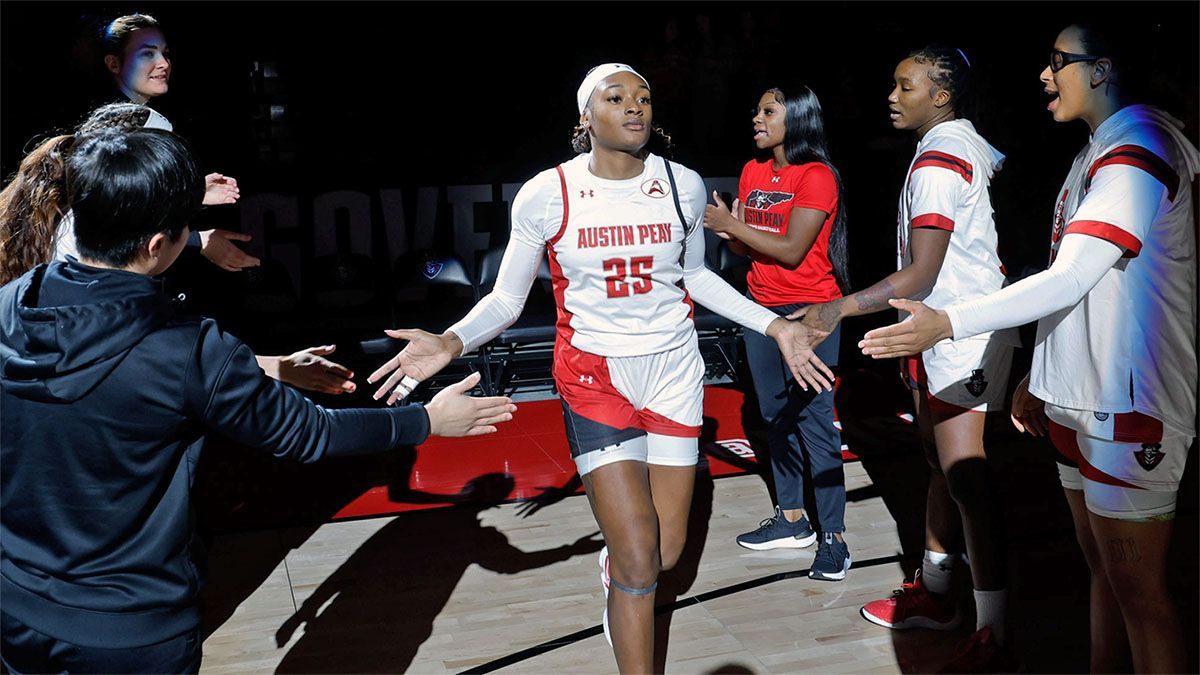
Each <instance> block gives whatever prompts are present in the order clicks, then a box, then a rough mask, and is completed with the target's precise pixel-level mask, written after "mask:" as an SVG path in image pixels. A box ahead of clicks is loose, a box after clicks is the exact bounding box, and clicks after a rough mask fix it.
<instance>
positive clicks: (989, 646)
mask: <svg viewBox="0 0 1200 675" xmlns="http://www.w3.org/2000/svg"><path fill="white" fill-rule="evenodd" d="M894 80H895V86H894V87H893V89H892V92H891V94H890V95H889V96H888V103H889V109H890V113H891V119H892V126H894V127H895V128H897V129H902V130H905V131H911V132H913V133H914V134H915V135H916V137H917V148H916V152H915V153H914V155H913V159H912V162H911V163H910V164H909V169H908V173H907V178H906V179H905V183H904V189H903V190H902V191H901V193H900V203H899V216H898V219H897V220H898V230H899V232H898V243H899V251H898V252H897V267H898V271H896V272H894V273H893V274H891V275H889V276H888V277H887V278H885V279H883V280H882V281H879V282H878V283H876V284H874V285H873V286H871V287H870V288H868V289H866V290H864V291H860V292H858V293H852V294H850V295H847V296H846V297H844V298H840V299H838V300H834V301H832V302H829V303H825V304H822V305H817V306H815V307H809V308H808V309H807V314H806V315H805V322H806V323H809V324H810V325H813V326H818V327H822V328H831V327H832V326H834V325H836V324H837V322H839V321H840V320H841V319H843V318H845V317H848V316H857V315H860V314H868V313H872V312H878V311H881V310H885V309H889V308H890V306H889V305H888V299H889V298H893V297H902V298H917V299H924V300H925V301H926V302H928V303H930V304H931V305H932V306H935V307H944V306H946V305H948V304H950V303H953V302H956V301H958V300H961V299H967V298H978V297H982V296H985V295H987V294H988V293H991V292H994V291H996V290H999V289H1000V287H1001V286H1003V284H1004V272H1003V266H1002V264H1001V262H1000V258H999V256H998V254H997V252H996V247H997V236H996V224H995V216H994V212H993V209H992V202H991V193H990V186H991V182H992V178H993V176H994V174H995V173H996V172H997V171H999V169H1000V166H1001V164H1002V162H1003V160H1004V155H1002V154H1000V152H998V151H997V150H996V149H995V148H993V147H992V146H991V145H990V144H989V143H988V142H987V141H986V140H985V139H984V138H983V137H982V136H980V135H979V132H977V131H976V130H975V127H974V125H973V124H972V123H971V121H970V120H968V119H966V118H964V117H963V110H965V109H966V108H965V104H966V103H967V101H968V100H969V98H970V90H971V85H972V74H971V65H970V63H969V62H968V61H967V57H966V55H965V54H964V53H963V52H962V51H960V50H958V49H953V48H950V47H944V46H939V45H931V46H928V47H925V48H923V49H919V50H916V51H914V52H912V53H911V54H909V56H908V57H907V58H905V59H904V60H902V61H901V62H900V63H899V65H897V66H896V70H895V75H894ZM1016 342H1017V337H1016V335H1015V333H1013V332H1012V331H997V332H994V333H991V332H989V333H983V334H981V335H979V336H978V337H976V338H975V339H973V340H968V341H964V342H961V343H954V344H939V345H935V346H933V347H931V348H930V349H928V350H926V351H925V352H923V353H922V354H920V355H919V356H916V357H914V358H912V359H908V360H906V361H905V362H904V364H903V374H904V378H905V380H906V382H907V383H908V385H909V387H910V388H911V389H912V390H913V406H914V408H915V409H916V412H917V423H918V426H919V428H920V431H921V437H922V441H923V444H924V446H925V449H926V457H927V459H928V461H929V465H930V467H931V468H932V469H933V470H932V471H931V473H930V477H929V488H928V492H927V498H926V512H925V556H924V560H923V562H922V565H921V570H920V574H918V575H917V576H916V578H915V579H914V580H913V581H912V583H909V584H905V585H904V586H903V588H902V589H900V590H899V591H898V592H896V593H895V594H893V595H892V596H891V597H889V598H884V599H881V600H876V601H874V602H870V603H868V604H867V605H866V606H864V607H863V608H862V610H861V614H862V616H863V617H864V618H865V619H867V620H868V621H871V622H872V623H875V624H878V625H881V626H885V627H888V628H893V629H905V628H916V627H921V628H932V629H935V630H952V629H953V628H955V627H956V626H958V624H959V623H960V622H961V620H962V617H961V614H960V613H959V611H958V608H957V606H956V605H955V603H954V599H953V596H952V595H951V594H950V582H951V574H952V572H953V566H954V564H955V562H956V561H957V560H958V559H959V557H960V553H961V551H962V546H963V544H964V543H965V545H966V551H967V553H968V554H969V556H970V561H971V566H970V567H971V577H972V581H973V585H974V588H975V609H976V626H975V627H976V630H975V632H974V633H972V635H971V637H970V638H969V639H968V640H967V642H966V643H965V644H964V645H963V649H962V651H961V653H960V654H959V655H958V656H957V657H955V659H954V660H953V661H952V662H951V663H949V664H948V665H947V666H946V668H947V670H948V672H994V669H1001V670H1003V669H1005V668H1012V667H1015V659H1014V657H1013V655H1012V652H1011V650H1010V649H1008V647H1007V645H1006V644H1005V642H1006V637H1007V636H1006V626H1005V616H1006V607H1007V597H1008V595H1007V588H1008V580H1007V572H1006V569H1005V553H1004V547H1003V542H1004V537H1003V526H1002V520H1001V517H1000V510H999V505H998V503H997V501H996V497H995V494H994V492H993V491H992V489H991V482H990V478H989V474H988V467H987V453H986V451H985V449H984V445H983V432H984V426H985V420H986V414H985V413H988V412H995V411H997V410H1001V409H1003V407H1004V403H1005V395H1006V390H1007V382H1008V373H1009V369H1010V368H1011V364H1012V350H1013V347H1014V346H1015V344H1016Z"/></svg>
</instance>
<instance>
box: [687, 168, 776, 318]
mask: <svg viewBox="0 0 1200 675" xmlns="http://www.w3.org/2000/svg"><path fill="white" fill-rule="evenodd" d="M679 188H680V193H681V194H680V205H681V206H682V207H683V213H684V216H685V217H687V218H688V220H689V221H690V228H691V230H690V232H689V233H688V236H687V247H686V249H685V251H684V260H683V284H684V286H685V287H686V288H687V291H688V293H689V294H690V295H691V296H692V298H693V299H694V300H696V302H699V303H700V304H701V305H704V306H705V307H707V308H709V309H711V310H712V311H714V312H716V313H717V314H720V315H721V316H723V317H725V318H726V319H729V320H730V321H733V322H734V323H738V324H741V325H743V326H745V327H746V328H749V329H750V330H752V331H755V332H757V333H762V334H763V335H766V334H767V326H768V325H770V323H771V322H772V321H774V320H775V319H778V318H779V317H778V316H777V315H776V314H775V313H774V312H772V311H771V310H769V309H767V308H765V307H763V306H762V305H759V304H757V303H755V302H753V301H751V300H749V299H747V298H746V297H745V296H743V295H742V294H741V293H738V292H737V291H736V290H734V288H733V287H732V286H730V285H729V284H727V283H725V280H724V279H722V278H721V277H719V276H717V275H716V274H715V273H714V272H713V271H712V270H710V269H708V268H707V267H705V266H704V205H705V202H706V201H707V200H706V199H705V194H704V181H703V180H701V179H700V176H699V175H697V174H696V173H695V172H692V171H690V170H689V171H687V173H686V174H683V175H680V177H679Z"/></svg>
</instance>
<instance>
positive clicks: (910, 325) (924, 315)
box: [858, 299, 954, 359]
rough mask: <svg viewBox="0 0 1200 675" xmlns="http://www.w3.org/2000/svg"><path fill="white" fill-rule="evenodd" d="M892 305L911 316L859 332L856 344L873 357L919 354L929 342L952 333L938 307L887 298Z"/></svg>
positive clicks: (945, 316) (936, 340) (929, 344)
mask: <svg viewBox="0 0 1200 675" xmlns="http://www.w3.org/2000/svg"><path fill="white" fill-rule="evenodd" d="M888 304H890V305H891V306H892V307H895V308H896V309H899V310H902V311H905V312H908V313H909V314H910V315H911V316H909V318H907V319H905V320H904V321H901V322H900V323H894V324H892V325H890V326H884V327H883V328H876V329H875V330H873V331H870V332H868V333H867V334H866V335H864V336H863V339H862V341H861V342H859V343H858V346H859V347H860V348H861V349H862V353H863V354H866V355H867V356H870V357H871V358H873V359H888V358H892V357H896V356H912V355H913V354H920V353H921V352H923V351H925V350H926V349H929V348H930V347H932V346H933V345H935V344H937V343H938V342H941V341H942V340H945V339H947V338H953V337H954V331H953V328H952V327H951V325H950V317H949V316H948V315H947V314H946V313H945V312H944V311H942V310H940V309H930V308H929V307H928V306H926V305H925V303H923V302H917V301H915V300H900V299H892V300H888Z"/></svg>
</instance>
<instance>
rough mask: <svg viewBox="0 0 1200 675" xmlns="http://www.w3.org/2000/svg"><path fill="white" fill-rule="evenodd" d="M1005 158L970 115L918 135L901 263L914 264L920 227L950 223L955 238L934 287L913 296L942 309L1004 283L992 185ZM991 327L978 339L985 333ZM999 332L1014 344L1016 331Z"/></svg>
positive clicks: (903, 217) (905, 196)
mask: <svg viewBox="0 0 1200 675" xmlns="http://www.w3.org/2000/svg"><path fill="white" fill-rule="evenodd" d="M1003 162H1004V155H1002V154H1000V152H998V151H997V150H996V149H995V148H993V147H992V146H991V145H989V144H988V142H987V141H986V140H984V138H983V137H982V136H980V135H979V133H978V132H976V131H975V127H974V126H973V125H972V124H971V122H970V121H969V120H951V121H949V122H943V123H941V124H939V125H937V126H935V127H934V128H932V129H930V130H929V132H928V133H926V134H925V137H924V138H922V139H921V141H920V142H919V143H917V152H916V154H915V155H914V157H913V161H912V163H911V164H909V167H908V177H907V179H906V180H905V181H904V190H903V191H902V192H901V193H900V206H899V217H898V222H897V231H898V235H897V240H898V252H897V261H896V262H897V269H903V268H905V267H907V266H909V265H910V264H912V251H911V249H910V244H911V241H912V231H913V229H915V228H919V227H934V228H938V229H942V230H947V231H949V232H950V245H949V247H948V248H947V249H946V257H945V259H944V260H943V261H942V268H941V271H939V272H938V276H937V281H936V282H934V285H933V288H932V289H930V291H929V292H928V294H927V295H926V296H924V297H922V296H916V297H914V299H915V300H922V301H923V302H924V303H925V304H926V305H928V306H930V307H933V308H934V309H943V308H945V307H947V306H949V305H952V304H954V303H956V302H962V301H964V300H973V299H975V298H980V297H983V296H985V295H987V294H989V293H992V292H994V291H997V290H1000V288H1001V287H1002V286H1003V285H1004V271H1003V265H1002V264H1001V263H1000V256H999V254H998V253H997V252H996V246H997V237H996V219H995V215H994V213H993V211H992V200H991V195H990V193H989V190H988V188H989V187H990V186H991V180H992V176H993V175H995V172H996V171H999V170H1000V166H1001V164H1002V163H1003ZM901 316H902V317H904V316H907V313H904V312H902V313H901ZM991 335H992V334H991V333H985V334H983V335H979V336H976V337H975V338H972V339H975V340H980V341H985V340H987V339H989V338H990V337H991ZM996 337H997V338H999V339H1003V340H1004V341H1005V343H1007V344H1016V335H1015V333H1013V332H1012V331H998V332H997V336H996ZM926 365H928V364H926Z"/></svg>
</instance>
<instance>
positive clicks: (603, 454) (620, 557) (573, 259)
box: [367, 63, 833, 673]
mask: <svg viewBox="0 0 1200 675" xmlns="http://www.w3.org/2000/svg"><path fill="white" fill-rule="evenodd" d="M576 103H577V105H578V108H579V124H578V126H577V127H576V130H575V135H574V138H573V139H572V147H573V148H574V150H575V151H576V153H577V156H576V157H575V158H574V159H572V160H570V161H567V162H564V163H562V164H560V165H558V166H555V167H553V168H551V169H547V170H545V171H542V172H541V173H539V174H537V175H536V176H534V177H533V178H532V179H530V180H529V181H528V182H526V183H525V185H524V186H522V188H521V190H520V192H518V193H517V196H516V198H515V199H514V200H513V206H512V233H511V235H510V237H509V240H508V244H507V246H506V249H505V252H504V259H503V261H502V262H501V264H500V270H499V273H498V278H497V281H496V285H495V288H494V290H493V291H492V292H491V293H490V294H488V295H487V296H486V297H484V298H483V299H482V300H480V302H479V303H478V304H477V305H476V306H475V308H474V309H472V310H471V311H470V312H469V313H468V314H467V316H466V317H464V318H463V319H462V320H460V321H459V322H457V323H455V324H454V325H453V326H451V327H450V328H449V330H447V331H446V332H444V333H442V334H441V335H433V334H431V333H427V332H424V331H419V330H398V331H388V332H387V334H388V335H390V336H391V337H393V338H397V339H403V340H408V344H407V345H406V346H405V347H404V349H403V350H402V351H401V352H400V353H399V354H398V355H396V356H395V357H394V358H392V359H390V360H389V361H388V362H387V363H385V364H384V365H383V366H381V367H380V368H379V369H378V370H376V371H375V372H374V373H372V374H371V375H370V376H369V377H368V378H367V380H368V382H378V381H380V380H381V379H382V380H383V383H382V385H381V386H380V388H379V390H378V391H377V392H376V393H375V397H376V398H381V397H383V396H387V398H388V401H389V402H394V401H396V400H398V399H401V398H403V397H405V396H407V395H408V393H409V392H410V391H411V390H412V387H414V386H415V385H416V383H417V382H419V381H420V380H424V379H425V378H428V377H430V376H431V375H433V374H434V373H436V372H438V371H439V370H441V369H442V368H444V367H445V366H446V364H448V363H450V361H451V359H453V358H454V357H456V356H459V355H460V354H465V353H467V352H470V351H471V350H473V349H476V348H477V347H479V346H480V345H483V344H486V343H487V342H488V341H489V340H491V339H492V338H494V337H495V336H497V335H499V334H500V332H501V331H503V330H504V328H505V327H507V326H509V325H511V324H512V323H513V322H514V321H515V320H516V319H517V317H518V316H520V314H521V309H522V307H523V305H524V302H525V298H526V296H527V295H528V293H529V287H530V285H531V284H532V283H533V281H534V279H535V277H536V275H537V269H538V267H539V265H540V264H541V260H542V256H543V255H547V256H548V257H549V263H550V271H551V274H552V276H553V284H554V292H555V298H556V301H557V304H558V320H557V328H558V335H557V338H556V340H555V347H554V378H555V383H556V384H557V387H558V392H559V395H560V397H561V399H562V407H563V420H564V422H565V426H566V433H567V440H568V444H569V446H570V449H571V456H572V458H573V459H574V461H575V465H576V468H577V469H578V471H579V475H580V476H581V477H582V480H583V486H584V489H585V490H586V492H587V495H588V500H589V502H590V504H591V506H592V512H593V513H594V514H595V516H596V521H597V522H598V523H599V525H600V529H601V531H602V532H603V534H604V541H605V544H606V546H605V548H604V549H603V550H602V551H601V554H600V567H601V569H602V572H601V579H602V580H603V582H604V591H605V594H606V595H607V598H608V599H607V608H606V609H605V612H604V615H603V616H604V619H603V623H604V626H605V635H606V636H608V637H610V639H611V643H612V645H613V650H614V653H615V655H616V661H617V667H618V668H619V669H620V671H621V672H639V673H646V672H651V670H652V668H653V654H654V597H655V589H656V588H657V587H658V577H659V573H660V572H661V571H664V570H669V569H671V568H672V567H673V566H674V565H675V563H676V562H677V561H678V560H679V556H680V555H681V553H682V551H683V545H684V542H685V540H686V537H687V522H688V511H689V509H690V508H691V502H692V488H693V484H694V482H695V472H696V462H697V460H698V449H699V441H698V439H699V436H700V428H701V422H702V417H701V413H702V407H703V399H704V390H703V379H704V362H703V359H702V358H701V356H700V350H699V346H698V343H697V338H696V330H695V326H694V324H693V322H692V301H693V300H695V301H697V302H699V303H701V304H702V305H705V306H707V307H710V308H711V309H713V310H714V311H716V312H718V313H720V314H721V315H722V316H725V317H727V318H729V319H730V320H732V321H736V322H738V323H740V324H742V325H743V326H745V327H746V328H747V329H748V330H753V331H758V332H761V333H765V334H767V335H769V336H771V337H772V338H773V339H775V340H776V341H777V342H778V343H779V346H780V349H781V350H782V351H783V353H784V354H785V355H786V356H787V363H788V365H789V368H790V370H791V371H792V373H793V375H794V376H795V377H796V378H797V379H798V380H804V381H805V384H804V385H803V386H805V387H809V386H811V387H815V388H822V389H828V388H831V387H832V380H833V375H832V373H831V372H830V371H829V370H828V368H826V367H825V366H824V365H823V364H822V363H821V362H820V360H819V359H817V358H816V357H815V356H814V355H813V354H812V352H811V350H809V349H808V348H807V345H808V343H809V342H810V341H811V337H812V336H811V333H810V331H809V329H806V328H805V327H803V326H802V325H801V324H799V322H789V321H787V320H786V319H783V318H782V317H779V316H778V315H776V314H775V313H773V312H771V311H769V310H767V309H764V308H763V307H760V306H758V305H756V304H754V303H753V302H751V301H749V300H747V299H746V298H744V297H742V296H741V295H739V294H738V293H737V291H735V290H734V289H733V288H731V287H730V286H729V285H728V284H726V283H725V282H724V281H723V280H722V279H721V278H720V277H718V276H717V275H716V274H714V273H713V272H712V271H710V270H708V269H707V268H706V267H705V266H704V229H703V227H702V225H701V221H702V219H703V215H704V203H705V198H704V182H703V180H702V179H701V178H700V176H699V175H698V174H697V173H696V172H695V171H692V170H691V169H688V168H687V167H684V166H682V165H680V164H676V163H674V162H671V161H669V160H667V159H664V158H662V157H660V156H658V155H655V154H653V153H650V152H647V151H646V146H647V143H648V142H649V141H650V138H651V134H652V129H653V122H654V114H653V113H654V108H653V105H652V103H651V97H650V85H649V84H648V83H647V82H646V80H645V79H644V78H643V77H642V76H641V75H639V74H638V73H637V72H636V71H635V70H633V68H631V67H629V66H627V65H625V64H619V63H609V64H604V65H601V66H597V67H596V68H593V69H592V70H591V71H589V72H588V74H587V75H586V76H585V77H584V79H583V82H582V83H581V84H580V86H579V89H578V91H577V92H576ZM610 590H611V591H612V592H609V591H610Z"/></svg>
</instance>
